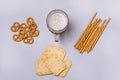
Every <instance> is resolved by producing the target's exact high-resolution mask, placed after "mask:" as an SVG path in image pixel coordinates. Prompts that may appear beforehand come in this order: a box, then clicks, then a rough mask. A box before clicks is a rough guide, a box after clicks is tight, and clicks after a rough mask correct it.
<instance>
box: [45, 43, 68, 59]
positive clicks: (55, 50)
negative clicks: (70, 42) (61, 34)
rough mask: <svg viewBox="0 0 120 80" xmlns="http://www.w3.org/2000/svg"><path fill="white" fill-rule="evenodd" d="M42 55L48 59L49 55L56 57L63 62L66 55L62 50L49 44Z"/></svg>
mask: <svg viewBox="0 0 120 80" xmlns="http://www.w3.org/2000/svg"><path fill="white" fill-rule="evenodd" d="M43 55H46V57H49V56H51V55H57V56H58V57H59V58H60V59H61V60H63V59H64V57H65V55H66V51H65V50H64V49H63V48H60V47H58V46H55V45H53V44H51V45H49V46H48V48H47V49H46V50H45V51H44V53H43Z"/></svg>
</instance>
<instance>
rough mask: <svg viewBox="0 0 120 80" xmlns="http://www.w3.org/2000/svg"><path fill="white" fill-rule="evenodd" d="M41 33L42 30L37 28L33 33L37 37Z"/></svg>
mask: <svg viewBox="0 0 120 80" xmlns="http://www.w3.org/2000/svg"><path fill="white" fill-rule="evenodd" d="M39 34H40V31H39V30H38V29H37V30H36V31H35V33H34V34H33V37H37V36H38V35H39Z"/></svg>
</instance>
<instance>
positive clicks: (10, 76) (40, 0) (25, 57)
mask: <svg viewBox="0 0 120 80" xmlns="http://www.w3.org/2000/svg"><path fill="white" fill-rule="evenodd" d="M119 7H120V0H0V80H120V48H119V46H120V36H119V34H120V9H119ZM53 9H62V10H64V11H65V12H66V13H67V14H68V16H69V19H70V26H69V29H68V30H67V31H66V32H65V33H64V34H63V35H61V40H60V43H55V42H54V35H53V34H52V33H51V32H49V30H48V29H47V27H46V16H47V14H48V13H49V12H50V11H51V10H53ZM94 12H98V15H97V17H100V18H102V19H106V18H108V17H111V18H112V20H111V22H110V24H109V25H108V26H107V28H106V30H105V31H104V33H103V35H102V36H101V38H100V39H99V41H98V43H97V45H96V46H95V48H94V50H93V51H92V52H91V53H90V54H86V53H85V54H83V55H81V54H80V53H79V52H78V51H77V50H76V49H74V47H73V46H74V44H75V42H76V41H77V39H78V38H79V36H80V35H81V33H82V32H83V30H84V29H85V28H86V25H87V23H88V21H89V20H90V18H91V16H92V15H93V13H94ZM30 16H32V17H33V18H34V19H35V21H36V23H37V24H38V28H39V29H40V31H41V33H40V35H39V37H37V38H35V42H34V44H32V45H26V44H24V43H22V42H20V43H16V42H14V41H13V40H12V35H13V34H14V33H12V32H11V31H10V27H11V25H12V23H13V22H15V21H19V22H21V23H22V22H25V20H26V18H27V17H30ZM52 43H55V44H57V45H59V46H61V47H63V48H64V49H66V51H67V54H66V57H67V58H68V59H70V60H71V61H72V64H73V65H72V67H71V69H70V71H69V73H68V74H67V76H66V77H65V78H60V77H56V76H53V75H47V76H37V75H36V74H35V65H34V62H35V61H36V60H37V59H38V58H39V56H40V55H41V54H42V52H43V51H44V50H45V48H46V47H47V46H48V45H49V44H52Z"/></svg>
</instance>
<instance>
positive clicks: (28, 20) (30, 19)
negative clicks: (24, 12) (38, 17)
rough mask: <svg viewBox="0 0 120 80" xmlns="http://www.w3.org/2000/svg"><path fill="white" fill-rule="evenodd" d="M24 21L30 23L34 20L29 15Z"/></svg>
mask: <svg viewBox="0 0 120 80" xmlns="http://www.w3.org/2000/svg"><path fill="white" fill-rule="evenodd" d="M26 22H27V24H28V25H30V24H31V23H32V22H34V19H33V18H32V17H29V18H27V20H26Z"/></svg>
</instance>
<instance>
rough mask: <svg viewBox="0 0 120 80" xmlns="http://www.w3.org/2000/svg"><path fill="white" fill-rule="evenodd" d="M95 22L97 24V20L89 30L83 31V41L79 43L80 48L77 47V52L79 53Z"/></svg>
mask: <svg viewBox="0 0 120 80" xmlns="http://www.w3.org/2000/svg"><path fill="white" fill-rule="evenodd" d="M97 22H98V18H97V19H95V21H94V22H93V23H92V24H91V25H90V28H89V29H88V30H87V31H85V35H84V39H83V41H82V42H81V46H78V50H79V51H80V52H81V51H82V47H83V44H84V42H85V41H86V38H87V36H88V35H89V33H90V31H91V29H92V27H93V25H95V24H96V23H97Z"/></svg>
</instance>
